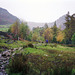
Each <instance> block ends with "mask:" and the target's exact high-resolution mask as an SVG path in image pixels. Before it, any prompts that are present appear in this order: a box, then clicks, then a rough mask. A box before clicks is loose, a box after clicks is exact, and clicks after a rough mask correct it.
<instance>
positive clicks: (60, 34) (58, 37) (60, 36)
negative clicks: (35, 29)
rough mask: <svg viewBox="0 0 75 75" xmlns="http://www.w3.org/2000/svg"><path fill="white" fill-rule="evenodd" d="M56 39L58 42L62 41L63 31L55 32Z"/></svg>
mask: <svg viewBox="0 0 75 75" xmlns="http://www.w3.org/2000/svg"><path fill="white" fill-rule="evenodd" d="M56 39H57V41H58V42H62V41H63V39H64V33H63V32H62V31H60V32H59V33H58V34H57V38H56Z"/></svg>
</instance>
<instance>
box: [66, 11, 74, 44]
mask: <svg viewBox="0 0 75 75" xmlns="http://www.w3.org/2000/svg"><path fill="white" fill-rule="evenodd" d="M65 26H66V28H65V40H66V43H67V44H69V43H71V38H72V35H73V34H74V33H75V17H74V14H73V15H72V16H70V15H69V12H68V14H67V15H66V22H65Z"/></svg>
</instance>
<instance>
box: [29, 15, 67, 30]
mask: <svg viewBox="0 0 75 75" xmlns="http://www.w3.org/2000/svg"><path fill="white" fill-rule="evenodd" d="M65 17H66V15H63V16H61V17H60V18H59V19H57V20H56V25H57V27H58V28H59V27H61V29H62V30H63V29H65V26H64V23H65V22H66V20H65ZM54 22H55V21H54ZM54 22H51V23H47V24H48V26H49V27H52V26H53V25H54ZM44 25H45V23H37V22H28V26H29V27H30V29H33V27H38V26H39V27H43V26H44Z"/></svg>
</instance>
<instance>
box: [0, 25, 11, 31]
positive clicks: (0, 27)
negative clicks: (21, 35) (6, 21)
mask: <svg viewBox="0 0 75 75" xmlns="http://www.w3.org/2000/svg"><path fill="white" fill-rule="evenodd" d="M9 27H10V25H0V31H3V32H7V31H8V29H9Z"/></svg>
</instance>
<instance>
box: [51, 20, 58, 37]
mask: <svg viewBox="0 0 75 75" xmlns="http://www.w3.org/2000/svg"><path fill="white" fill-rule="evenodd" d="M52 29H53V35H54V36H56V35H57V30H58V28H57V25H56V21H55V23H54V25H53V27H52Z"/></svg>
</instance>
